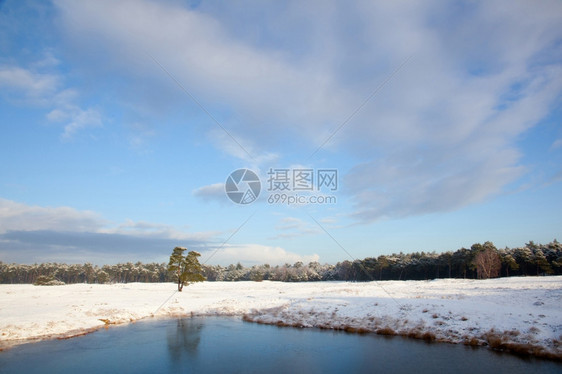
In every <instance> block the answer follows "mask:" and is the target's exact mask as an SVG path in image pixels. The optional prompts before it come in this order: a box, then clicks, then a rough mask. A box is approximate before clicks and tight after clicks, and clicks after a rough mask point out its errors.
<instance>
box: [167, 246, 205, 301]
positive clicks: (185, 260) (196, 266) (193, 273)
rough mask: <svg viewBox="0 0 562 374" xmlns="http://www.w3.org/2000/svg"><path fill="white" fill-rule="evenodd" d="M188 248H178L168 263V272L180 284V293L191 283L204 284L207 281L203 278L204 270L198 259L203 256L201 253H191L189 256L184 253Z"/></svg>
mask: <svg viewBox="0 0 562 374" xmlns="http://www.w3.org/2000/svg"><path fill="white" fill-rule="evenodd" d="M185 251H187V248H183V247H176V248H174V251H173V252H172V255H171V256H170V262H168V271H169V272H170V273H173V274H174V276H175V278H176V280H177V282H178V291H180V292H181V291H182V289H183V286H184V285H189V283H194V282H202V281H204V280H205V277H204V276H203V274H202V273H203V269H202V268H201V264H200V263H199V260H198V259H197V257H199V256H201V254H200V253H198V252H195V251H190V252H189V253H188V254H187V256H185V255H184V254H183V253H184V252H185Z"/></svg>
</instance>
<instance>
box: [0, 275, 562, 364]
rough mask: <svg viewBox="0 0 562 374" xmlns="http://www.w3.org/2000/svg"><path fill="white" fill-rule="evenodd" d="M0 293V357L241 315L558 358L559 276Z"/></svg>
mask: <svg viewBox="0 0 562 374" xmlns="http://www.w3.org/2000/svg"><path fill="white" fill-rule="evenodd" d="M175 287H176V286H175V285H174V284H171V283H130V284H113V285H89V284H74V285H66V286H33V285H0V335H1V336H0V348H6V347H9V346H12V345H15V344H20V343H24V342H27V341H33V340H36V339H46V338H60V337H69V336H73V335H78V334H81V333H84V332H88V331H92V330H95V329H97V328H100V327H104V326H108V325H111V324H120V323H127V322H132V321H136V320H139V319H142V318H147V317H167V316H183V315H229V316H232V315H237V316H240V317H243V318H244V319H246V320H248V321H254V322H260V323H273V324H278V325H289V326H299V327H320V328H335V329H345V330H347V331H355V332H366V331H373V332H378V333H381V334H399V335H405V336H412V337H417V338H422V339H428V340H437V341H447V342H453V343H463V344H471V345H488V346H492V347H495V348H498V349H507V350H512V351H519V352H529V353H531V354H535V355H539V356H550V357H558V358H561V357H562V276H558V277H536V278H532V277H525V278H501V279H493V280H459V279H441V280H434V281H387V282H369V283H345V282H318V283H279V282H268V281H265V282H259V283H258V282H234V283H232V282H203V283H198V284H193V285H190V286H188V287H185V288H184V290H183V292H181V293H180V292H174V291H175V289H176V288H175Z"/></svg>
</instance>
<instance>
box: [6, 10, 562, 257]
mask: <svg viewBox="0 0 562 374" xmlns="http://www.w3.org/2000/svg"><path fill="white" fill-rule="evenodd" d="M561 24H562V2H560V1H557V0H552V1H542V0H539V1H510V2H504V1H424V2H409V1H392V2H389V1H330V0H326V1H306V2H302V1H291V0H289V1H283V2H273V1H272V2H266V1H257V0H256V1H251V0H240V1H232V2H218V1H210V2H207V1H204V0H202V1H180V0H170V1H148V0H135V1H128V0H122V1H109V0H96V1H72V0H54V1H52V2H49V1H44V2H37V1H17V0H5V1H0V130H1V131H0V261H2V262H5V263H6V262H8V263H9V262H16V263H40V262H66V263H84V262H92V263H95V264H100V265H101V264H114V263H118V262H126V261H131V262H136V261H143V262H152V261H158V262H164V261H167V259H168V257H169V255H170V254H171V252H172V249H173V248H174V247H175V246H183V247H187V248H188V249H190V250H196V251H199V252H200V253H201V254H202V256H201V258H200V261H201V262H202V263H205V264H221V265H227V264H230V263H237V262H240V263H242V264H244V265H247V266H250V265H254V264H262V263H269V264H272V265H276V264H284V263H291V264H292V263H295V262H297V261H302V262H305V263H308V262H310V261H319V262H321V263H332V264H335V263H337V262H339V261H344V260H353V259H360V258H365V257H376V256H379V255H381V254H390V253H393V252H400V251H402V252H404V253H410V252H415V251H426V252H427V251H436V252H442V251H447V250H452V251H454V250H457V249H459V248H462V247H465V248H469V247H470V246H471V245H472V244H474V243H483V242H485V241H492V242H493V243H494V244H495V245H496V247H498V248H503V247H506V246H508V247H517V246H524V245H525V243H527V242H529V241H531V240H532V241H535V242H538V243H548V242H550V241H552V240H554V239H556V238H557V239H559V240H560V239H562V215H561V214H560V212H561V211H562V101H561V95H562V28H561V27H560V25H561ZM237 170H241V171H237ZM227 191H228V194H227Z"/></svg>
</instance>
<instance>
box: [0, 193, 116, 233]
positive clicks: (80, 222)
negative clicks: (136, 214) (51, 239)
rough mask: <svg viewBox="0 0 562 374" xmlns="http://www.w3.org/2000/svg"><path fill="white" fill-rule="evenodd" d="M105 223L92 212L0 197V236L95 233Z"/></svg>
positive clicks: (105, 222)
mask: <svg viewBox="0 0 562 374" xmlns="http://www.w3.org/2000/svg"><path fill="white" fill-rule="evenodd" d="M107 223H108V222H107V221H105V220H104V219H103V218H102V217H101V216H100V215H99V214H97V213H95V212H92V211H80V210H77V209H74V208H70V207H42V206H36V205H27V204H22V203H18V202H15V201H11V200H6V199H1V198H0V234H4V233H6V232H8V231H37V230H55V231H71V232H81V231H97V230H99V229H101V228H102V227H103V226H104V225H106V224H107Z"/></svg>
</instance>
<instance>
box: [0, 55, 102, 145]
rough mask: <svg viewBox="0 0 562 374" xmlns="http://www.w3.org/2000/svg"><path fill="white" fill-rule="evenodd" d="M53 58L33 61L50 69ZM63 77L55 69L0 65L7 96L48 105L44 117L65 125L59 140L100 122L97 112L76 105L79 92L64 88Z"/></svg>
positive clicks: (37, 104)
mask: <svg viewBox="0 0 562 374" xmlns="http://www.w3.org/2000/svg"><path fill="white" fill-rule="evenodd" d="M53 58H54V57H52V56H50V58H49V60H48V61H47V62H45V61H40V62H39V63H37V64H35V65H36V66H38V67H39V68H42V67H44V66H46V67H48V68H49V69H52V66H51V65H52V64H55V62H56V61H53ZM62 81H63V79H62V78H61V76H60V75H59V74H58V73H56V72H38V71H35V70H33V69H26V68H23V67H20V66H16V65H4V66H0V88H2V89H3V91H4V93H5V94H9V97H8V100H12V101H15V102H16V103H17V102H20V103H24V102H25V103H27V104H29V105H32V106H37V107H43V108H48V110H49V111H48V113H47V114H46V118H47V120H49V121H50V122H56V123H62V124H63V126H64V129H63V132H62V134H61V140H64V141H68V140H71V139H72V138H73V137H74V135H75V134H76V133H77V132H78V131H80V130H83V129H86V128H93V127H101V126H103V121H102V116H101V114H100V112H99V111H98V110H96V109H94V108H87V109H83V108H81V107H80V106H79V105H77V104H76V101H77V98H78V93H77V92H76V90H73V89H69V88H64V87H63V83H62Z"/></svg>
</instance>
